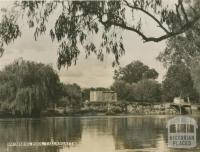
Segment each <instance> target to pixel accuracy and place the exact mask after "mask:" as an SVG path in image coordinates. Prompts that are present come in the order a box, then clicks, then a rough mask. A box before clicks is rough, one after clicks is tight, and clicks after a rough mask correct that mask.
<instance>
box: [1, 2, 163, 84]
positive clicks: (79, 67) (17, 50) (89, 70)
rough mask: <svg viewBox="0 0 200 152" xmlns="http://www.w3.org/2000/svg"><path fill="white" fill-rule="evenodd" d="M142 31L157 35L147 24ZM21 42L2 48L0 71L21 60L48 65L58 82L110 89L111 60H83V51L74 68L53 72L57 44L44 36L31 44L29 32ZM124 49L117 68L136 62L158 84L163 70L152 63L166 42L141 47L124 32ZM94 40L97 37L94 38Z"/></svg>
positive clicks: (160, 65)
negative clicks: (152, 72)
mask: <svg viewBox="0 0 200 152" xmlns="http://www.w3.org/2000/svg"><path fill="white" fill-rule="evenodd" d="M10 3H11V2H6V1H1V2H0V8H2V7H8V6H9V5H10ZM144 26H145V27H146V28H145V31H148V34H155V35H159V34H160V31H159V29H157V28H156V26H155V25H154V24H153V23H152V22H149V21H145V22H144ZM22 33H23V35H22V36H21V38H19V39H17V40H16V41H14V42H13V43H12V44H10V45H9V46H7V47H6V48H5V53H4V54H3V56H2V57H1V58H0V69H3V68H4V67H5V66H6V65H8V64H10V63H12V62H13V61H14V60H16V59H18V58H20V57H22V58H23V59H24V60H31V61H35V62H42V63H45V64H51V65H52V66H53V67H54V69H55V70H56V71H57V72H58V74H59V76H60V80H61V81H62V82H64V83H77V84H79V85H80V86H81V87H83V88H86V87H110V86H111V85H112V83H113V81H114V80H113V72H114V69H115V68H113V67H112V61H113V56H112V55H106V56H105V58H104V61H103V62H100V61H98V60H97V58H96V56H94V55H91V56H89V58H88V59H85V54H84V50H82V52H81V55H80V57H79V59H78V62H77V64H76V65H75V66H74V65H73V66H71V67H69V68H66V67H65V68H62V69H61V70H58V68H57V65H56V64H57V58H58V54H57V47H58V43H56V42H54V43H52V41H51V39H50V38H49V36H48V34H47V36H41V37H40V38H39V39H38V41H34V38H33V31H32V30H30V29H24V30H23V31H22ZM123 35H124V45H125V50H126V52H125V55H124V56H122V57H121V58H120V66H122V67H123V66H125V65H127V64H129V63H130V62H132V61H134V60H140V61H142V62H143V63H144V64H146V65H148V66H149V67H151V68H155V69H156V70H157V71H158V73H159V78H158V81H162V79H163V76H164V75H165V73H166V70H165V69H164V67H163V66H162V63H160V62H159V61H157V60H156V57H157V56H158V54H159V52H161V51H164V49H165V46H166V42H165V41H161V42H159V43H154V42H147V43H143V41H142V39H141V38H140V37H139V36H138V35H137V34H135V33H133V32H130V31H125V32H124V33H123ZM95 39H97V40H98V37H97V38H95Z"/></svg>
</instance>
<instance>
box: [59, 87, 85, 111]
mask: <svg viewBox="0 0 200 152" xmlns="http://www.w3.org/2000/svg"><path fill="white" fill-rule="evenodd" d="M58 105H61V106H63V107H66V106H67V107H70V108H73V109H74V108H80V107H81V106H82V93H81V88H80V86H78V85H77V84H62V98H61V99H60V101H59V103H58Z"/></svg>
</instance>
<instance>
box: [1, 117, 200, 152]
mask: <svg viewBox="0 0 200 152" xmlns="http://www.w3.org/2000/svg"><path fill="white" fill-rule="evenodd" d="M168 119H169V118H168V117H167V116H163V117H160V116H134V117H81V118H79V117H67V118H42V119H1V120H0V137H1V138H0V151H1V152H4V151H5V152H7V151H9V152H68V151H70V152H102V151H103V152H115V151H122V152H125V151H150V152H151V151H158V152H160V151H162V152H165V151H166V152H169V151H179V150H172V149H168V148H167V144H166V143H167V129H166V122H167V120H168ZM199 119H200V118H199V117H197V118H196V120H197V122H198V125H199V126H200V124H199ZM198 134H199V130H198V132H197V135H198ZM52 139H53V140H54V141H60V142H63V141H68V142H75V143H76V144H75V145H74V146H72V147H66V146H48V147H44V146H43V147H39V146H38V147H36V146H34V147H9V148H8V147H7V143H8V142H49V141H51V140H52ZM197 144H198V145H200V144H199V142H198V143H197ZM181 151H183V150H181ZM187 151H188V150H187ZM192 151H200V149H199V147H197V148H196V149H193V150H192Z"/></svg>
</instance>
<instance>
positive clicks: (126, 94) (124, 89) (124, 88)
mask: <svg viewBox="0 0 200 152" xmlns="http://www.w3.org/2000/svg"><path fill="white" fill-rule="evenodd" d="M134 88H135V86H134V84H129V83H126V82H125V81H123V80H116V81H115V82H114V83H113V84H112V86H111V89H112V90H113V91H115V92H116V93H117V97H118V99H119V100H125V101H134V100H135V98H134V95H135V94H134Z"/></svg>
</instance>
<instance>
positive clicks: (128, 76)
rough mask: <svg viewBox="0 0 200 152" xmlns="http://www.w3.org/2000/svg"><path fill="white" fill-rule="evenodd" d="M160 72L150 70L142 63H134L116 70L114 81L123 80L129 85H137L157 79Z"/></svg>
mask: <svg viewBox="0 0 200 152" xmlns="http://www.w3.org/2000/svg"><path fill="white" fill-rule="evenodd" d="M157 77H158V72H157V71H156V70H155V69H150V68H149V67H148V66H147V65H144V64H143V63H142V62H140V61H134V62H131V63H130V64H128V65H126V66H125V67H123V68H121V67H120V68H119V70H115V73H114V79H115V80H123V81H125V82H127V83H137V82H138V81H140V80H142V79H156V78H157Z"/></svg>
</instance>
